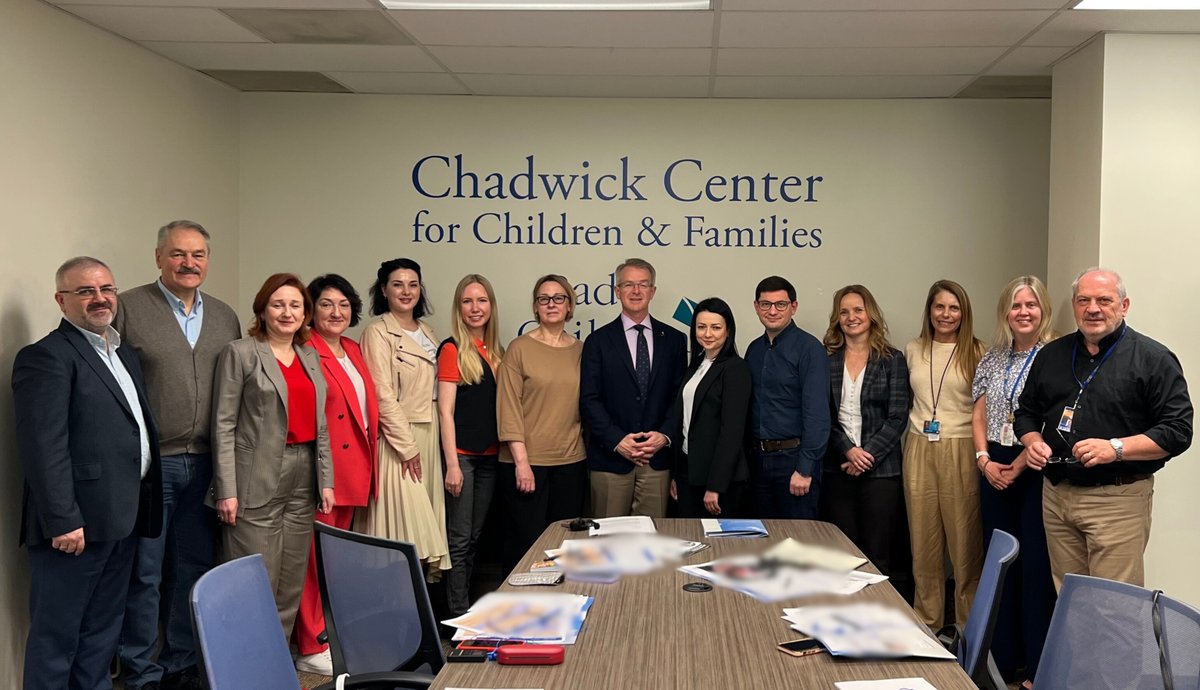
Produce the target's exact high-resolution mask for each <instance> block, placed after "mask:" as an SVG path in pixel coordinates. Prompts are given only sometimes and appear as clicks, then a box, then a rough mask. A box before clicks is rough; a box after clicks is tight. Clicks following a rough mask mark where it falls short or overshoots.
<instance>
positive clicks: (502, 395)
mask: <svg viewBox="0 0 1200 690" xmlns="http://www.w3.org/2000/svg"><path fill="white" fill-rule="evenodd" d="M574 315H575V290H574V288H572V287H571V283H569V282H568V281H567V279H566V278H564V277H563V276H560V275H553V274H552V275H546V276H542V277H541V278H539V279H538V280H537V282H536V283H534V286H533V316H534V318H535V319H537V322H538V326H537V328H535V329H533V330H532V331H530V332H528V333H526V334H524V335H522V336H520V337H519V338H517V339H516V340H513V341H512V343H511V344H509V346H508V351H507V352H506V353H505V355H504V361H503V362H501V363H500V368H499V370H498V375H497V377H496V378H497V384H498V388H499V400H498V402H497V405H498V407H499V410H498V415H497V417H498V424H499V428H500V441H501V442H502V443H503V446H502V447H501V451H500V453H501V454H500V468H499V471H498V473H497V474H498V475H499V479H498V481H499V484H500V488H499V491H500V500H501V501H502V502H503V506H504V510H505V513H507V515H508V529H507V530H506V533H505V544H504V568H505V570H512V569H513V567H515V566H516V564H517V562H518V561H520V560H521V557H522V556H524V555H525V551H526V550H527V549H528V548H529V547H530V546H532V545H533V542H534V541H536V540H537V538H538V536H540V535H541V533H542V530H543V529H545V528H546V525H548V524H550V523H551V522H554V521H555V520H562V519H564V518H571V517H578V516H579V515H580V514H581V512H582V511H583V503H584V497H585V496H586V495H587V490H588V475H587V467H586V466H585V463H584V462H583V459H584V457H585V455H586V453H585V451H584V447H583V432H582V430H581V427H580V422H579V363H580V359H581V357H582V355H583V343H581V342H579V340H578V339H577V338H575V337H574V336H573V335H571V334H570V333H567V332H566V329H565V328H564V326H565V325H566V323H567V321H569V320H570V319H571V317H572V316H574Z"/></svg>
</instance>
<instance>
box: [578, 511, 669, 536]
mask: <svg viewBox="0 0 1200 690" xmlns="http://www.w3.org/2000/svg"><path fill="white" fill-rule="evenodd" d="M593 522H595V523H596V526H595V527H591V528H589V529H588V536H592V537H606V536H610V535H613V534H656V533H657V532H658V530H656V529H655V528H654V520H652V519H651V518H649V517H647V516H645V515H626V516H622V517H610V518H597V519H596V520H593Z"/></svg>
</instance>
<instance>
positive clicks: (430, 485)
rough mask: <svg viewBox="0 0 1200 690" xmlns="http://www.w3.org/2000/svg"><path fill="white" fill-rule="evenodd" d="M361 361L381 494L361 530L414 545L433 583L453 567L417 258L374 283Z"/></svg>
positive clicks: (394, 264)
mask: <svg viewBox="0 0 1200 690" xmlns="http://www.w3.org/2000/svg"><path fill="white" fill-rule="evenodd" d="M371 313H372V314H374V315H376V316H378V317H379V318H377V319H375V320H374V321H372V322H371V323H370V324H368V325H367V327H366V328H365V329H364V330H363V333H362V337H361V339H360V344H361V345H362V353H363V359H365V360H366V362H367V368H368V369H370V370H371V378H372V379H373V380H374V381H375V389H376V394H377V397H378V399H379V430H380V433H381V434H382V435H383V436H382V438H381V439H380V443H379V495H378V497H377V498H376V499H375V500H373V501H371V502H370V503H369V504H368V505H367V511H366V519H365V521H363V523H362V524H361V525H360V527H361V528H362V529H363V531H365V532H367V533H368V534H373V535H376V536H379V537H384V538H385V539H393V540H398V541H407V542H412V543H413V544H416V546H417V554H418V556H420V558H421V561H422V562H423V563H424V564H425V568H426V577H427V578H428V579H429V581H431V582H433V581H436V580H438V579H440V578H441V571H443V570H449V569H450V553H449V549H448V547H447V545H446V510H445V505H446V503H445V497H444V496H445V491H444V489H443V488H442V463H441V461H440V460H439V459H438V424H437V421H438V420H437V415H436V414H435V411H434V395H435V389H434V385H435V383H434V381H435V378H436V369H437V366H436V361H437V340H436V339H435V338H434V336H433V329H432V328H430V327H429V324H427V323H425V322H424V321H422V320H421V319H422V317H424V316H425V315H426V314H430V313H432V308H431V307H430V305H429V300H428V299H427V298H426V296H425V285H424V284H423V283H422V282H421V266H420V264H418V263H417V262H415V261H413V260H412V259H391V260H389V261H384V262H383V263H382V264H380V266H379V270H378V272H377V273H376V278H375V284H374V285H372V286H371Z"/></svg>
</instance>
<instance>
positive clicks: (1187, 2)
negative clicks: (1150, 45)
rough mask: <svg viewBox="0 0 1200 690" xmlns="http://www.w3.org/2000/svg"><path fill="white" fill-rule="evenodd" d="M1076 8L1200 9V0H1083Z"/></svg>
mask: <svg viewBox="0 0 1200 690" xmlns="http://www.w3.org/2000/svg"><path fill="white" fill-rule="evenodd" d="M1073 9H1076V10H1200V0H1083V2H1081V3H1079V4H1078V5H1076V6H1075V7H1074V8H1073Z"/></svg>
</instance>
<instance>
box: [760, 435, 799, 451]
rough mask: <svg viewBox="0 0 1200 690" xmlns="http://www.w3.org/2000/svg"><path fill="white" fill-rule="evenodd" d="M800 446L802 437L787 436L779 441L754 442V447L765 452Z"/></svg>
mask: <svg viewBox="0 0 1200 690" xmlns="http://www.w3.org/2000/svg"><path fill="white" fill-rule="evenodd" d="M799 447H800V439H798V438H785V439H782V440H779V441H772V440H758V441H755V442H754V449H755V450H758V451H762V452H763V453H774V452H776V451H780V450H791V449H793V448H799Z"/></svg>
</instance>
